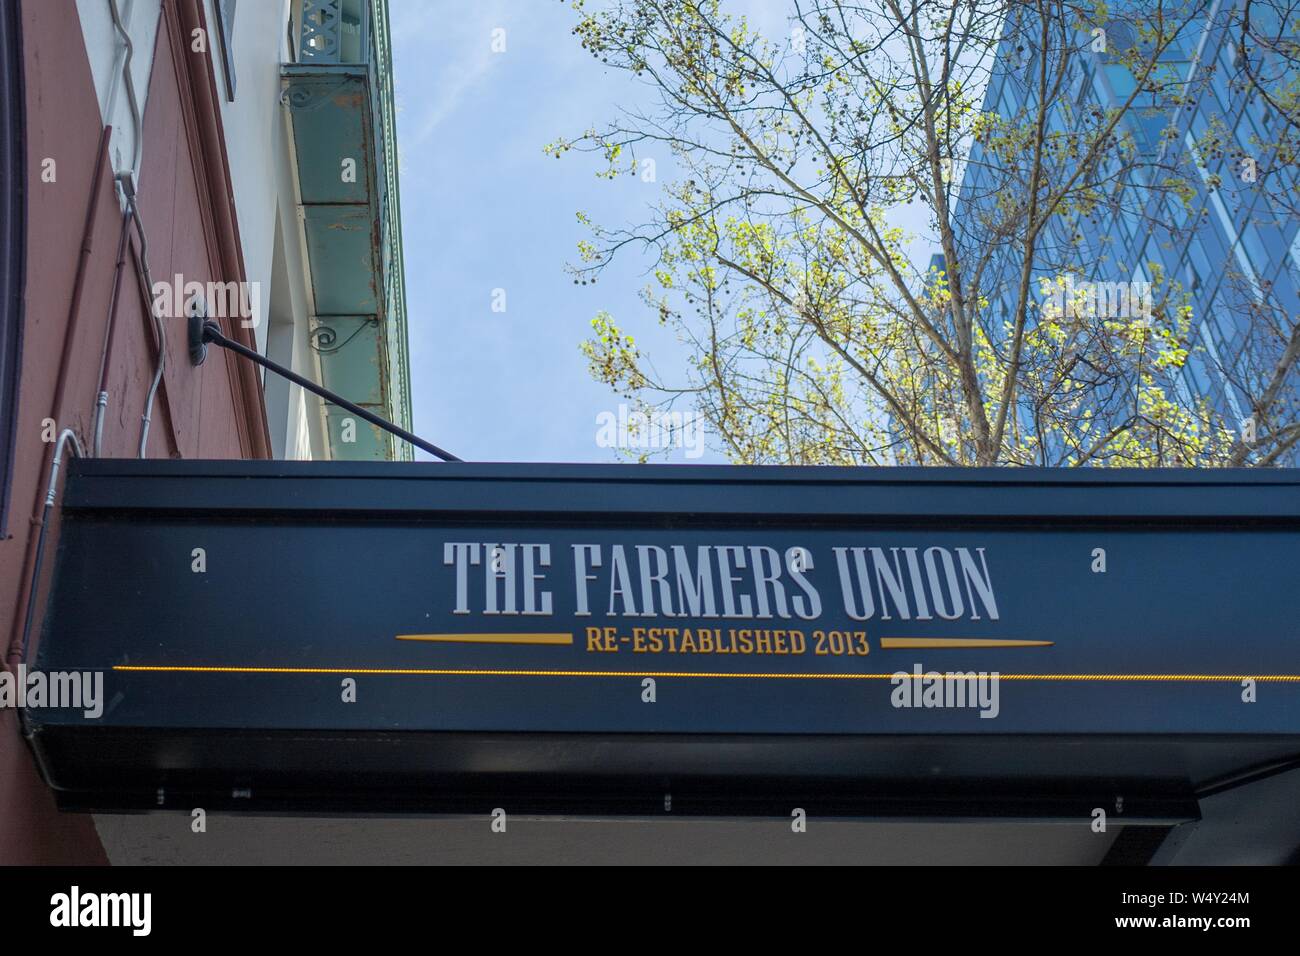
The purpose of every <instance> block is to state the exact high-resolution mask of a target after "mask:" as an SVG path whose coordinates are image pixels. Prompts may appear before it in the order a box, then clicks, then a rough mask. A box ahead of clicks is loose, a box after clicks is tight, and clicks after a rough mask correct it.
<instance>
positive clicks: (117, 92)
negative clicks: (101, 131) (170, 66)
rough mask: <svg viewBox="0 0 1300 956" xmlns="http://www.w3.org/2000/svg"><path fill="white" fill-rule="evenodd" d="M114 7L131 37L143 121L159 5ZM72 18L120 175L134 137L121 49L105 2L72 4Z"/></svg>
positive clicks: (134, 1) (127, 1)
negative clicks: (74, 15)
mask: <svg viewBox="0 0 1300 956" xmlns="http://www.w3.org/2000/svg"><path fill="white" fill-rule="evenodd" d="M117 7H118V13H119V16H120V17H121V20H122V26H123V28H124V29H125V30H126V32H127V34H128V36H130V38H131V47H132V49H131V79H132V82H133V83H134V85H135V94H136V100H137V102H138V104H139V107H140V117H141V122H143V118H144V110H145V104H146V101H147V99H148V96H149V74H150V73H151V72H152V70H153V50H154V41H155V40H156V39H157V37H158V20H159V16H160V15H161V12H162V2H161V0H117ZM77 14H78V16H79V17H80V18H81V34H82V37H83V38H84V40H85V42H86V56H87V57H88V58H89V60H90V73H91V76H92V77H93V78H94V81H95V94H96V96H97V97H98V98H99V113H100V116H101V117H102V118H103V120H104V123H105V124H111V125H112V127H113V136H112V138H111V139H110V140H109V147H108V148H109V153H108V154H109V157H110V158H111V160H112V163H113V168H114V170H116V171H117V172H123V171H125V170H127V169H130V168H131V166H132V163H133V162H134V155H135V148H136V142H137V139H138V137H139V132H140V131H139V130H138V129H137V128H136V124H135V121H134V119H133V117H132V113H131V108H130V101H129V98H128V96H127V93H126V83H125V80H124V76H123V61H124V59H125V56H126V45H125V44H124V43H123V42H122V41H121V38H120V37H119V36H118V34H117V31H116V30H115V29H114V28H113V18H112V15H111V13H110V7H109V0H77ZM138 185H139V186H140V188H144V187H143V185H141V184H138Z"/></svg>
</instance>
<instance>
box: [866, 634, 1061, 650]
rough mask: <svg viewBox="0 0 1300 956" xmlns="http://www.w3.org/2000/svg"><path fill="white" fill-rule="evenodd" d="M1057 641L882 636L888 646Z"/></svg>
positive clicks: (1020, 644)
mask: <svg viewBox="0 0 1300 956" xmlns="http://www.w3.org/2000/svg"><path fill="white" fill-rule="evenodd" d="M1054 643H1056V642H1055V641H1019V640H1002V639H993V638H983V637H882V638H881V639H880V646H881V648H882V649H888V648H891V647H892V648H913V649H914V648H922V647H929V648H945V647H1051V646H1052V645H1053V644H1054Z"/></svg>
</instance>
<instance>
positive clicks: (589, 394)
mask: <svg viewBox="0 0 1300 956" xmlns="http://www.w3.org/2000/svg"><path fill="white" fill-rule="evenodd" d="M389 5H390V14H391V19H392V29H393V37H394V44H393V45H394V49H393V59H394V65H395V74H396V76H395V86H396V98H397V109H398V116H397V137H398V148H399V156H400V164H399V175H400V180H401V202H402V224H403V243H404V251H405V256H406V291H407V303H408V306H407V309H408V322H409V326H410V345H411V376H412V401H413V404H414V417H415V430H416V432H417V433H418V434H420V435H421V436H422V437H424V438H426V439H428V440H429V441H432V442H434V443H435V444H438V445H440V446H442V447H443V448H446V449H448V450H450V451H452V452H454V453H456V454H457V455H459V456H461V457H462V458H465V459H467V460H473V461H576V462H591V461H595V462H601V461H604V462H609V461H617V460H619V458H618V456H617V453H616V452H615V451H614V450H612V449H607V448H601V447H598V445H597V443H596V434H597V415H598V414H600V413H601V412H614V411H616V410H617V408H618V405H619V402H620V399H619V398H618V397H617V396H615V395H614V394H613V393H612V392H611V391H610V390H609V389H608V388H606V387H605V386H604V385H601V384H599V383H597V382H596V381H594V380H593V379H592V378H591V376H590V375H589V374H588V372H587V369H586V360H585V358H584V357H583V356H582V354H581V352H579V349H578V347H579V343H580V342H581V341H582V340H583V339H584V338H586V336H587V333H588V332H589V330H590V323H591V319H592V317H593V316H594V315H595V314H596V313H597V312H599V311H601V310H606V311H608V312H610V313H612V314H613V316H614V318H615V320H616V321H617V322H618V323H619V324H620V325H621V326H622V327H623V328H624V329H626V330H628V331H630V332H631V333H633V334H634V336H635V338H636V340H637V343H638V345H639V346H642V347H643V348H644V349H645V350H646V351H648V352H649V353H650V354H651V355H652V356H653V357H654V359H655V366H656V368H657V369H658V370H659V371H660V373H661V375H662V376H663V377H664V378H665V379H669V380H672V381H680V380H681V379H680V376H678V375H676V374H672V373H674V372H675V371H676V369H675V368H674V359H675V357H679V356H681V355H682V353H681V351H680V347H679V346H678V345H677V344H676V342H675V341H674V340H673V339H672V338H671V333H669V332H667V331H666V330H664V329H662V328H661V327H660V326H659V324H658V323H657V322H656V321H654V320H653V318H652V317H651V316H649V315H648V314H647V313H646V311H645V309H644V307H643V306H642V304H641V302H640V300H639V299H638V297H637V294H638V292H639V290H640V289H641V288H642V287H644V285H645V284H646V269H647V268H648V266H649V262H648V260H646V259H643V258H638V256H637V255H636V254H632V255H624V256H623V257H622V258H620V259H617V260H615V262H614V263H613V264H612V265H611V266H610V267H609V268H608V269H607V270H606V272H605V273H604V274H603V275H602V276H601V279H600V282H599V284H598V285H595V286H576V285H574V284H573V280H572V278H571V277H570V276H569V275H568V274H567V273H566V272H565V269H564V266H565V263H566V262H569V261H572V260H573V259H574V258H576V249H577V243H578V240H579V239H582V238H586V237H587V232H586V230H585V229H584V228H583V227H582V226H581V225H580V224H579V223H578V221H577V218H576V213H577V211H578V210H582V211H584V212H586V213H588V214H590V215H591V216H592V218H593V219H595V220H596V221H597V222H601V223H603V224H605V225H610V226H616V225H621V224H631V223H637V222H641V221H643V220H644V219H645V218H646V207H647V204H649V203H651V202H653V201H654V200H655V199H656V198H657V195H658V190H659V188H660V186H661V184H662V183H664V182H667V181H669V180H671V178H672V175H673V173H672V163H671V157H669V156H662V157H654V158H655V160H656V166H657V169H656V173H657V179H658V182H656V183H645V182H642V181H641V179H640V177H632V176H624V177H620V178H619V179H618V180H617V181H613V182H611V181H607V180H601V179H597V178H596V175H595V173H596V169H597V161H596V158H595V157H591V156H585V155H580V154H576V153H571V154H569V155H568V156H565V157H564V158H562V159H560V160H556V159H554V158H549V157H547V156H545V155H544V154H543V151H542V148H543V146H544V145H545V144H546V143H549V142H552V141H554V140H555V139H556V138H558V137H560V136H576V135H578V134H580V133H581V132H583V131H584V130H586V129H587V128H589V127H592V126H599V125H601V124H602V123H603V122H604V121H606V120H608V119H609V118H611V117H613V116H614V115H615V112H616V109H617V107H618V106H620V105H621V106H634V105H636V104H638V103H641V102H646V99H645V98H646V96H647V92H646V89H645V87H643V86H641V85H640V81H638V80H636V79H634V78H632V77H629V76H627V75H626V74H624V73H620V72H617V71H613V70H606V69H603V68H602V67H601V65H600V64H599V63H597V62H596V61H595V60H593V59H592V57H591V56H590V54H586V53H584V52H583V51H582V49H581V47H580V46H579V44H578V42H577V40H576V39H575V38H574V37H573V36H572V35H571V33H570V31H571V29H572V27H573V24H574V22H575V19H574V14H573V13H572V11H571V10H570V8H569V4H568V3H567V2H564V3H562V2H558V0H475V2H473V3H469V2H465V0H389ZM733 6H735V7H736V8H737V9H741V10H743V11H744V12H746V13H748V14H749V15H750V16H751V22H753V23H754V24H755V25H756V26H758V27H759V28H760V29H763V30H764V31H765V32H768V34H769V35H779V34H780V33H783V32H784V31H785V30H786V29H787V27H786V26H785V20H784V15H783V14H784V10H785V4H783V3H777V2H772V0H751V2H742V3H736V4H733ZM496 29H503V30H504V31H505V52H502V53H494V52H493V50H492V43H493V31H494V30H496ZM496 289H502V290H504V291H505V304H506V311H505V312H494V311H493V310H492V303H493V295H494V290H496ZM711 445H712V443H711ZM417 454H418V455H419V456H420V457H427V456H425V455H424V453H422V452H420V453H417ZM664 460H667V461H672V462H685V461H687V460H688V459H687V457H686V456H685V455H684V453H683V452H682V451H681V450H674V451H673V453H672V454H671V455H670V456H669V457H668V458H667V459H664ZM695 460H696V461H699V462H710V461H712V462H717V461H722V460H724V459H723V458H722V457H721V455H719V454H717V453H716V452H714V451H713V449H712V447H711V448H710V450H709V451H707V452H706V453H705V455H704V457H702V458H698V459H695Z"/></svg>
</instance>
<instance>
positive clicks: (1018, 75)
mask: <svg viewBox="0 0 1300 956" xmlns="http://www.w3.org/2000/svg"><path fill="white" fill-rule="evenodd" d="M1165 6H1166V7H1169V8H1174V7H1177V6H1178V5H1177V4H1176V3H1174V4H1170V3H1166V4H1165ZM1291 6H1300V5H1296V4H1287V3H1282V2H1277V0H1274V2H1272V3H1269V2H1261V0H1254V2H1252V3H1251V4H1250V30H1249V33H1248V34H1247V35H1246V39H1247V44H1246V50H1247V52H1246V53H1245V54H1244V55H1243V49H1242V42H1241V41H1242V38H1243V34H1242V27H1243V24H1242V17H1243V13H1244V11H1245V9H1246V3H1245V0H1217V2H1205V3H1202V4H1192V3H1187V4H1185V5H1184V6H1183V7H1182V9H1183V10H1184V11H1185V12H1187V16H1186V20H1185V22H1184V24H1183V25H1182V27H1181V28H1180V29H1179V30H1178V31H1177V34H1176V36H1174V38H1173V40H1172V42H1170V43H1168V45H1167V46H1166V47H1165V48H1164V49H1163V51H1157V50H1155V48H1154V47H1153V46H1152V44H1151V35H1150V34H1149V33H1145V32H1144V31H1143V30H1142V29H1141V28H1140V25H1138V24H1140V21H1141V20H1142V18H1143V17H1144V16H1149V15H1150V14H1151V12H1152V11H1153V10H1154V9H1155V8H1156V3H1155V0H1147V2H1142V3H1134V2H1128V3H1123V2H1121V3H1113V4H1111V5H1110V10H1111V15H1112V17H1113V18H1114V19H1113V20H1112V21H1110V22H1107V23H1106V24H1105V25H1104V27H1102V28H1101V29H1100V30H1098V31H1089V30H1088V29H1087V26H1086V25H1084V26H1082V27H1080V28H1079V29H1078V30H1077V33H1076V37H1075V41H1076V42H1075V43H1074V44H1073V49H1072V50H1071V51H1070V54H1069V58H1068V60H1067V62H1068V64H1069V65H1068V66H1067V67H1066V68H1065V71H1064V77H1065V82H1064V83H1062V85H1061V89H1060V90H1059V91H1058V93H1057V95H1056V96H1055V97H1053V98H1051V99H1050V101H1049V107H1048V110H1047V113H1046V117H1047V125H1046V129H1047V134H1048V136H1051V135H1053V134H1068V133H1069V132H1070V130H1071V129H1072V128H1076V129H1077V128H1078V127H1079V126H1080V125H1081V124H1084V123H1087V122H1088V121H1089V119H1090V118H1091V119H1092V120H1094V121H1095V120H1097V119H1098V118H1100V117H1105V116H1106V115H1108V113H1107V111H1108V110H1112V109H1116V108H1119V107H1122V106H1123V105H1124V104H1126V103H1128V102H1129V100H1130V97H1132V102H1131V106H1130V107H1129V109H1128V110H1127V112H1126V114H1125V116H1124V118H1123V119H1122V120H1121V121H1120V124H1119V125H1118V126H1117V128H1116V130H1115V136H1116V143H1117V145H1116V147H1115V148H1114V149H1110V150H1107V151H1106V155H1105V158H1104V159H1103V161H1102V162H1101V163H1100V164H1099V167H1098V169H1097V170H1096V178H1097V179H1098V181H1099V182H1102V183H1105V184H1106V187H1105V194H1104V195H1103V196H1102V197H1101V201H1099V202H1098V203H1097V204H1096V206H1095V208H1093V209H1092V210H1091V211H1090V212H1089V213H1088V214H1086V215H1083V214H1072V215H1063V216H1057V217H1054V218H1053V219H1052V220H1051V221H1050V222H1049V224H1048V226H1047V228H1046V229H1045V231H1044V234H1043V236H1042V248H1043V253H1044V255H1043V258H1044V260H1045V262H1046V261H1047V260H1051V261H1052V263H1057V262H1062V261H1066V260H1068V261H1070V262H1071V263H1072V267H1073V270H1074V271H1075V273H1076V275H1075V278H1077V279H1078V280H1079V281H1080V282H1088V283H1096V284H1099V286H1100V287H1103V288H1114V287H1115V285H1116V284H1118V285H1120V286H1122V287H1124V288H1133V289H1137V288H1144V287H1145V288H1149V286H1147V285H1146V284H1147V283H1151V282H1153V281H1154V282H1155V283H1156V287H1157V289H1159V290H1163V292H1165V293H1168V292H1169V291H1170V289H1174V290H1176V291H1177V299H1178V301H1179V302H1180V303H1181V302H1184V301H1185V303H1186V304H1187V305H1189V306H1190V308H1191V314H1192V317H1193V320H1192V322H1193V329H1194V335H1195V345H1196V347H1195V349H1194V350H1193V351H1192V353H1191V355H1190V356H1189V358H1188V361H1187V363H1186V365H1185V366H1184V368H1183V369H1182V372H1181V374H1180V375H1179V377H1178V379H1177V380H1176V382H1175V387H1174V390H1175V391H1176V392H1177V394H1176V395H1170V396H1169V397H1170V398H1171V399H1172V400H1175V401H1177V402H1178V403H1179V404H1182V405H1186V406H1187V407H1189V408H1191V407H1194V406H1195V405H1196V404H1197V403H1198V402H1199V401H1200V400H1204V401H1205V402H1207V403H1208V405H1209V406H1210V407H1211V408H1213V409H1214V410H1215V411H1216V412H1217V413H1218V414H1219V415H1221V416H1222V417H1223V420H1224V422H1225V423H1226V424H1227V425H1228V426H1229V427H1234V428H1241V427H1243V423H1244V422H1245V421H1246V420H1247V419H1248V418H1250V417H1251V416H1252V395H1254V396H1255V397H1256V398H1258V394H1259V393H1260V392H1261V391H1263V390H1264V389H1265V387H1266V385H1267V383H1268V382H1269V380H1270V374H1271V372H1272V371H1273V369H1272V368H1270V367H1268V365H1269V361H1270V359H1267V356H1268V355H1271V354H1272V353H1270V352H1269V349H1268V348H1264V349H1263V350H1261V349H1260V345H1261V342H1262V341H1263V339H1268V340H1269V342H1268V343H1265V344H1271V345H1276V346H1278V347H1277V349H1276V351H1277V353H1278V354H1280V353H1281V352H1282V351H1283V347H1282V346H1281V345H1280V343H1283V342H1285V338H1286V335H1287V332H1288V330H1289V329H1290V328H1293V327H1294V323H1296V322H1300V232H1298V229H1297V227H1298V226H1300V214H1298V210H1300V189H1297V183H1298V178H1297V168H1296V163H1295V159H1294V156H1293V155H1292V150H1291V146H1290V145H1289V144H1291V143H1294V142H1295V137H1296V135H1297V132H1298V130H1297V128H1296V127H1295V125H1294V123H1295V122H1296V117H1297V111H1296V109H1295V106H1294V104H1295V102H1296V100H1295V96H1296V89H1295V84H1296V69H1295V65H1296V62H1297V61H1296V57H1297V56H1300V47H1292V46H1289V44H1288V40H1287V38H1288V36H1289V35H1291V34H1293V33H1294V32H1295V31H1296V30H1300V26H1297V24H1296V21H1297V20H1300V9H1297V10H1291V11H1289V12H1288V11H1287V9H1286V8H1288V7H1291ZM1029 9H1030V8H1029V6H1028V5H1025V6H1024V7H1023V8H1022V9H1021V12H1020V13H1018V14H1016V15H1014V16H1012V17H1011V18H1010V19H1009V21H1008V24H1007V28H1006V32H1005V35H1004V37H1003V39H1002V42H1001V44H1000V46H999V50H998V56H997V61H996V65H995V66H994V68H993V70H992V72H991V75H990V77H989V83H988V87H987V89H986V92H985V96H984V110H985V111H986V112H990V113H996V114H998V115H1000V116H1001V117H1004V118H1007V119H1011V120H1014V119H1015V118H1017V117H1019V118H1020V120H1021V121H1023V122H1029V121H1032V120H1033V118H1034V117H1035V116H1036V113H1037V110H1038V93H1037V89H1038V84H1037V83H1036V82H1035V80H1036V79H1037V69H1038V66H1039V63H1038V57H1039V56H1041V55H1042V53H1041V51H1039V50H1036V49H1035V48H1034V46H1033V44H1032V43H1031V42H1029V38H1030V37H1032V36H1033V35H1034V34H1035V33H1036V30H1035V29H1026V27H1027V25H1028V24H1027V23H1026V21H1027V20H1028V19H1029V18H1030V17H1031V16H1032V14H1031V13H1030V12H1029ZM1292 39H1293V40H1295V39H1300V38H1296V37H1292ZM1269 41H1273V42H1269ZM1134 51H1136V52H1134ZM1148 51H1150V52H1149V55H1148V57H1147V58H1148V59H1149V60H1150V59H1154V60H1155V61H1156V62H1157V66H1156V68H1155V70H1154V71H1153V73H1152V79H1153V80H1154V79H1157V78H1158V79H1159V80H1160V82H1159V83H1158V84H1156V85H1157V86H1158V89H1154V90H1153V89H1148V88H1147V86H1146V85H1143V87H1142V88H1141V89H1139V84H1138V82H1137V81H1136V80H1135V77H1134V73H1133V70H1132V69H1131V67H1132V65H1133V63H1134V62H1136V61H1140V60H1141V58H1142V56H1143V55H1144V54H1147V52H1148ZM1058 52H1059V51H1058ZM1126 54H1127V58H1126ZM1059 62H1060V60H1058V61H1057V63H1058V64H1059ZM1270 101H1271V102H1270ZM1288 104H1289V105H1288ZM1288 113H1289V118H1288ZM998 164H999V160H998V158H997V157H996V156H995V155H994V153H993V151H991V150H990V149H988V148H987V147H986V146H985V145H984V144H983V143H981V142H975V143H974V144H973V145H972V149H971V152H970V153H969V156H968V157H967V162H966V166H965V169H964V172H963V178H962V181H961V186H960V193H959V200H958V206H957V208H958V210H959V217H958V218H959V219H960V220H961V221H960V223H959V230H958V249H959V251H961V253H962V255H963V256H965V255H966V254H968V253H970V252H971V251H973V250H974V249H976V248H978V247H979V245H980V244H982V243H984V242H985V241H986V238H987V237H986V236H985V235H983V234H982V232H981V230H982V228H983V227H982V225H981V219H980V216H979V213H980V210H981V209H982V208H986V207H987V205H988V204H990V203H995V202H997V201H998V196H997V191H998V189H999V188H1000V189H1002V190H1004V191H1005V188H1006V185H1005V179H1004V178H1000V177H999V172H1000V171H999V167H998ZM1072 170H1073V168H1072V166H1071V165H1070V157H1069V156H1068V155H1066V156H1064V157H1058V163H1057V166H1056V173H1055V174H1056V175H1058V176H1065V175H1069V174H1070V173H1071V172H1072ZM1058 253H1059V254H1058ZM1022 263H1023V252H1022V251H1018V250H1017V248H1016V245H1015V244H1014V243H1008V244H1006V246H1005V248H1004V249H1001V250H999V252H998V253H997V254H996V255H995V256H994V258H993V259H992V260H991V261H990V264H989V267H988V268H987V269H986V271H985V274H984V276H983V278H982V281H981V282H980V292H981V294H982V295H983V296H985V297H986V298H987V299H988V301H989V307H988V309H987V310H986V320H985V326H986V329H989V328H991V329H992V330H993V331H992V332H991V333H990V334H992V335H994V336H996V334H997V331H996V330H997V328H999V327H1000V323H1001V322H1002V321H1004V320H1005V319H1007V318H1008V317H1009V316H1010V314H1011V313H1012V312H1013V310H1014V309H1015V306H1016V302H1017V292H1018V288H1019V282H1020V275H1021V267H1022ZM1042 266H1043V264H1042V263H1039V262H1038V257H1037V256H1036V257H1035V270H1034V272H1035V277H1034V279H1035V281H1034V289H1035V292H1034V294H1033V295H1031V302H1030V305H1031V307H1033V306H1034V305H1035V304H1037V303H1041V301H1042V296H1041V295H1040V294H1039V292H1038V289H1039V279H1043V278H1053V277H1055V276H1059V272H1057V271H1056V270H1055V267H1054V266H1053V267H1052V268H1044V267H1042ZM1132 283H1137V284H1139V285H1130V284H1132ZM1183 296H1185V297H1186V298H1185V300H1184V299H1183ZM1251 329H1254V331H1253V332H1252V331H1249V330H1251ZM1261 337H1262V338H1261ZM1273 366H1274V367H1276V363H1275V362H1274V363H1273ZM1275 394H1277V395H1278V398H1277V401H1276V403H1275V404H1274V405H1273V406H1272V408H1273V410H1274V414H1273V415H1268V416H1266V417H1269V418H1271V419H1273V420H1276V421H1279V422H1295V421H1297V419H1300V414H1297V407H1298V405H1300V386H1298V385H1297V373H1296V372H1295V370H1294V368H1293V369H1292V371H1291V373H1290V375H1289V376H1288V377H1287V378H1286V380H1285V382H1284V383H1283V387H1282V388H1281V390H1280V391H1278V392H1275ZM1295 447H1300V446H1293V448H1292V450H1291V451H1290V452H1289V453H1287V454H1286V455H1284V456H1281V457H1280V458H1278V459H1277V463H1279V464H1289V463H1294V462H1295V461H1296V456H1295V454H1294V450H1295Z"/></svg>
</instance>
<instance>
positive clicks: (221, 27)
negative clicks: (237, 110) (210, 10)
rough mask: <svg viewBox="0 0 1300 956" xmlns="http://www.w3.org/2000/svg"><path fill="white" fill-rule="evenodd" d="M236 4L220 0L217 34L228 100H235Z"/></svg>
mask: <svg viewBox="0 0 1300 956" xmlns="http://www.w3.org/2000/svg"><path fill="white" fill-rule="evenodd" d="M235 2H236V0H218V3H217V34H218V36H219V38H220V40H221V72H222V73H223V74H224V75H225V77H226V99H227V100H229V101H231V102H233V101H234V99H235Z"/></svg>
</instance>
